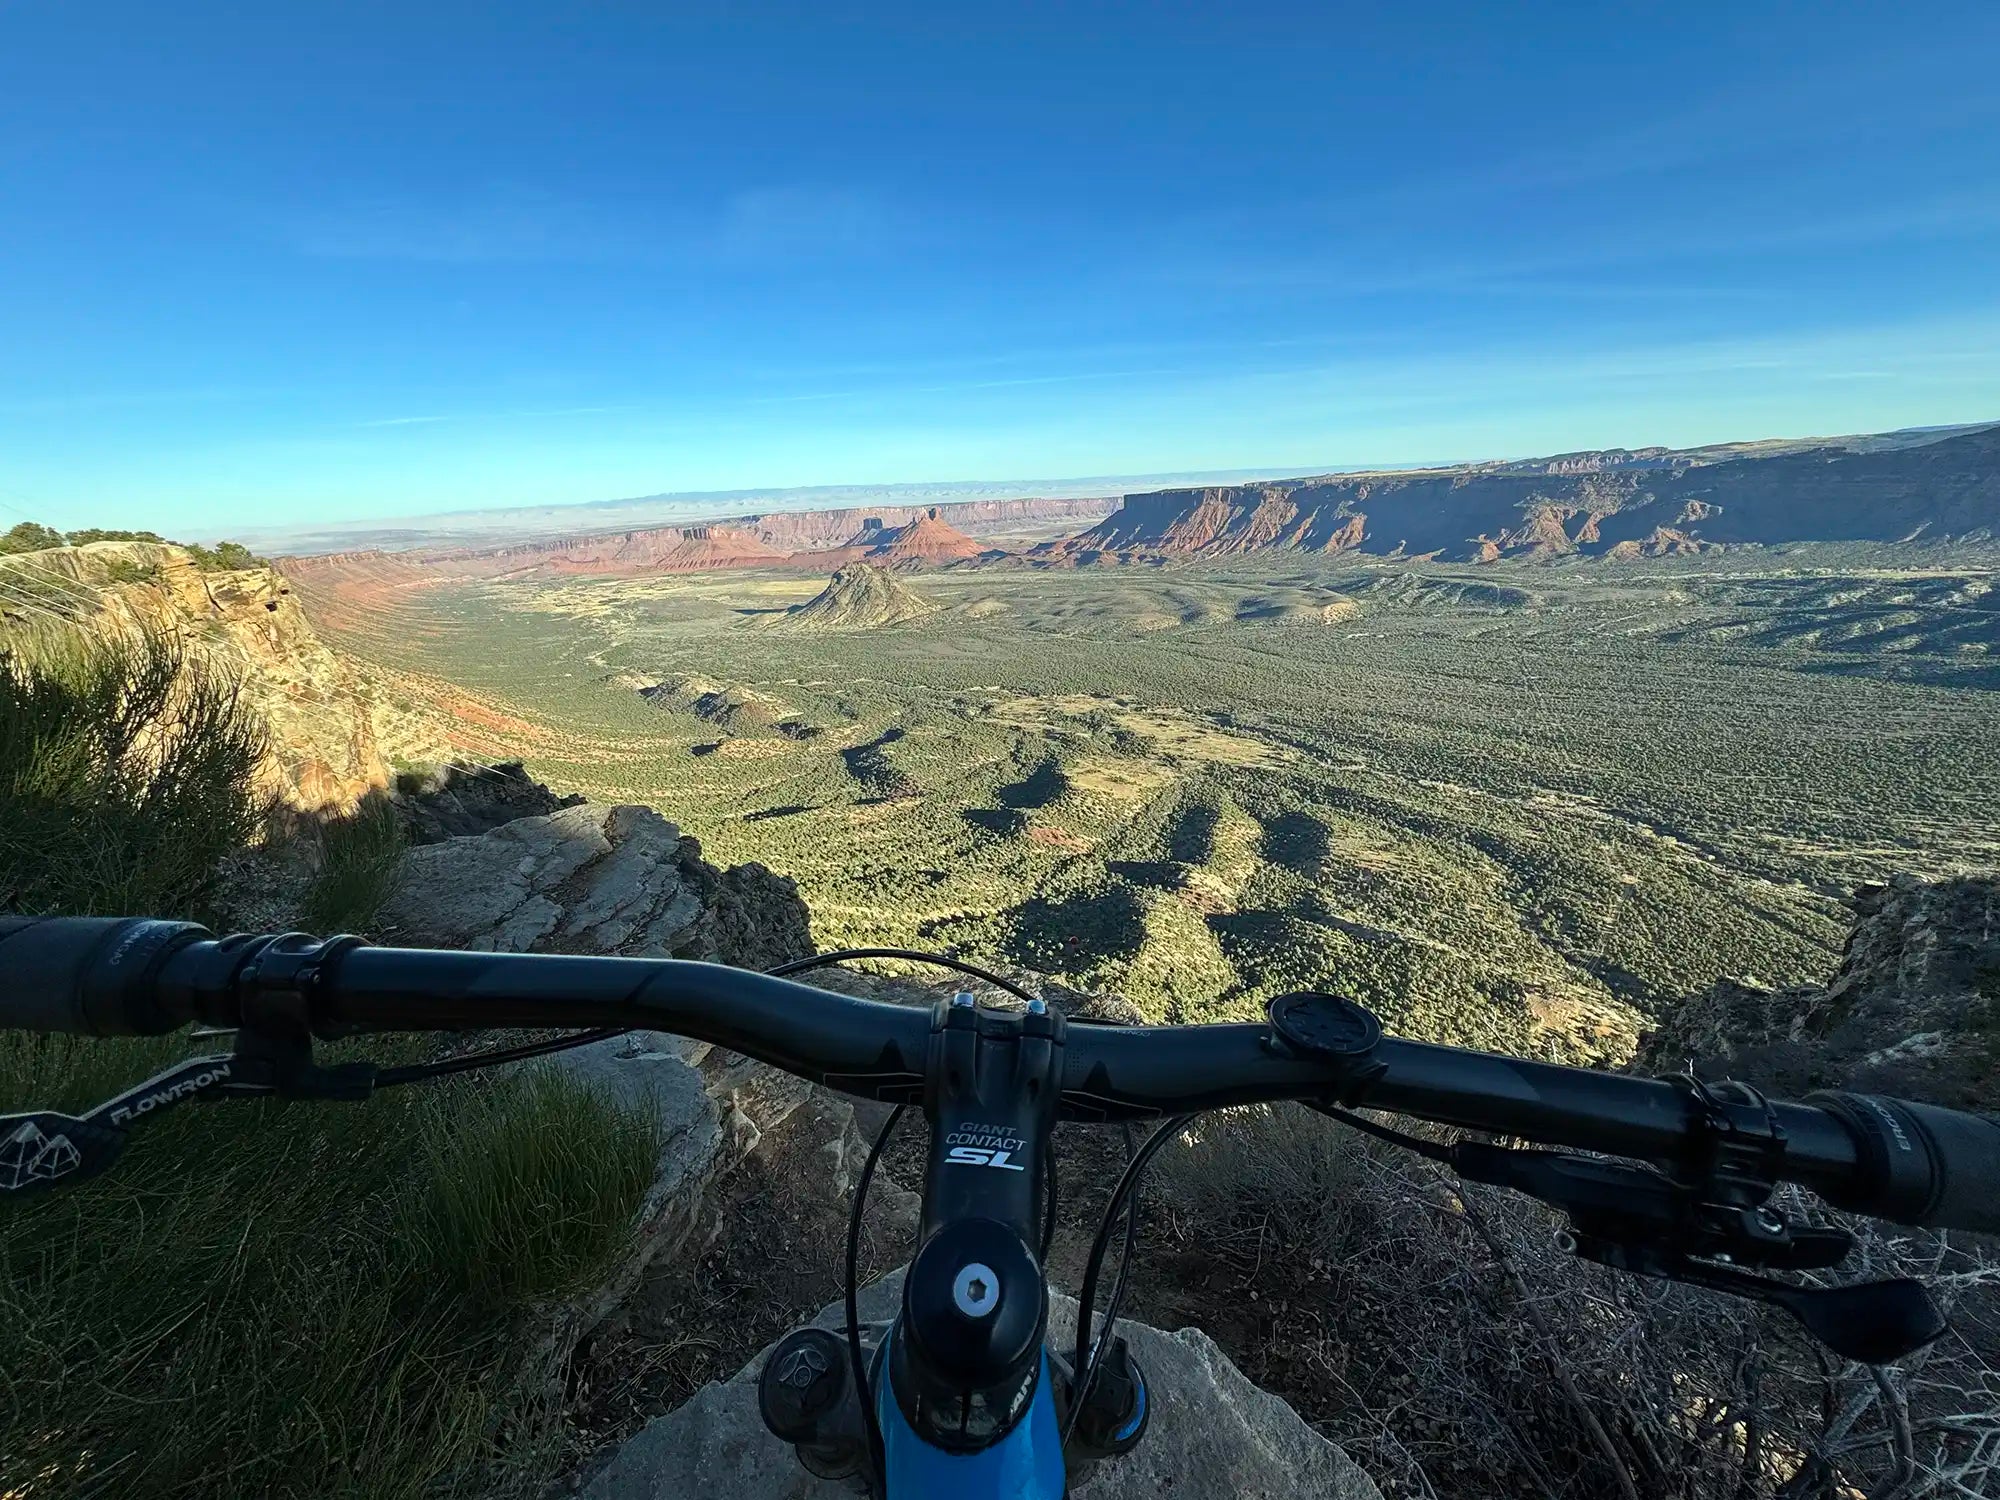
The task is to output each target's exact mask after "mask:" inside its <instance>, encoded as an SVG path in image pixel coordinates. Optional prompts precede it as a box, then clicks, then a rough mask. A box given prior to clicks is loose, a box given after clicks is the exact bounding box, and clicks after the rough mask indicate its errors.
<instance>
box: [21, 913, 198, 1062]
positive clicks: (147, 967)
mask: <svg viewBox="0 0 2000 1500" xmlns="http://www.w3.org/2000/svg"><path fill="white" fill-rule="evenodd" d="M207 936H208V930H207V929H206V928H204V927H199V926H197V925H195V924H194V923H192V922H162V921H155V920H153V919H151V918H147V917H8V918H5V919H0V1027H5V1028H8V1029H10V1030H15V1031H56V1032H70V1033H73V1034H76V1035H80V1036H156V1035H158V1034H160V1033H162V1032H166V1031H171V1030H173V1029H174V1027H175V1026H176V1025H178V1024H179V1022H178V1021H177V1020H175V1019H174V1018H172V1017H170V1016H169V1015H168V1014H167V1013H166V1012H165V1011H164V1010H162V1008H161V1006H160V1004H159V1001H158V996H157V995H156V994H155V993H154V985H153V980H154V979H155V978H156V977H157V975H158V973H159V969H160V965H161V963H162V962H163V961H164V960H165V959H166V957H167V955H168V954H170V953H172V952H173V951H174V950H175V949H177V948H180V947H182V946H184V945H185V944H187V943H191V942H194V941H195V940H197V939H199V938H204V937H207Z"/></svg>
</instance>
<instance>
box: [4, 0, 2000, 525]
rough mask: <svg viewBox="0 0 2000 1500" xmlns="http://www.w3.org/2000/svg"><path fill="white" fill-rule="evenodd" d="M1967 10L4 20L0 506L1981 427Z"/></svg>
mask: <svg viewBox="0 0 2000 1500" xmlns="http://www.w3.org/2000/svg"><path fill="white" fill-rule="evenodd" d="M1996 75H2000V5H1995V4H1993V3H1992V0H1971V3H1967V4H1961V5H1945V4H1939V5H1931V4H1924V3H1913V4H1910V5H1904V6H1896V7H1887V6H1883V5H1881V4H1879V3H1870V4H1865V5H1858V4H1847V3H1842V0H1813V3H1801V4H1783V5H1779V4H1760V3H1757V0H1731V3H1726V4H1708V3H1702V0H1679V3H1674V4H1659V5H1649V4H1628V5H1618V6H1606V5H1596V4H1582V3H1574V4H1572V3H1542V4H1539V5H1534V6H1521V7H1514V6H1495V5H1491V4H1456V3H1451V0H1434V3H1432V4H1429V5H1422V6H1411V5H1395V6H1392V5H1387V4H1383V5H1373V6H1347V5H1339V4H1334V3H1330V0H1314V3H1309V4H1301V5H1297V6H1279V5H1260V4H1256V3H1245V0H1236V3H1226V4H1214V5H1196V4H1175V3H1170V0H1151V3H1135V4H1129V5H1109V4H1092V3H1087V0H1074V3H1064V4H1047V5H1044V4H1038V3H1034V0H1017V3H1011V4H1009V5H1005V6H997V5H996V6H959V5H950V4H938V3H936V0H928V3H924V4H912V5H889V4H884V5H874V6H865V7H847V6H841V5H838V4H833V3H829V0H818V3H813V4H804V5H798V6H778V5H762V4H756V3H735V4H729V5H716V6H709V5H704V4H700V3H690V0H677V3H674V4H660V3H658V0H648V3H633V4H625V3H588V0H564V3H560V4H557V3H551V4H545V5H526V4H518V3H507V0H484V3H480V4H476V5H459V4H455V3H451V0H426V3H424V4H421V5H410V4H408V3H397V4H383V5H377V4H372V3H368V0H339V3H321V0H285V3H283V4H278V5H263V6H245V5H240V4H232V5H218V4H211V3H208V0H183V3H176V4H173V5H162V4H159V3H158V0H145V3H131V4H128V3H92V0H73V3H63V0H0V520H6V519H10V518H19V517H21V516H24V515H32V516H33V517H35V518H36V519H40V520H43V521H46V522H48V523H50V524H54V525H58V526H62V527H70V528H73V527H78V526H84V525H102V526H138V527H148V528H151V529H155V530H159V531H161V532H163V533H165V534H167V535H175V536H186V537H190V538H193V539H203V538H210V537H214V536H219V535H224V534H226V533H227V532H228V530H229V529H230V528H231V527H232V526H241V527H249V526H270V525H274V524H280V523H295V522H301V521H305V520H316V521H328V520H348V519H361V518H370V517H388V516H397V515H407V514H411V513H416V512H436V511H440V510H451V509H458V508H485V507H494V506H504V505H516V504H519V505H529V504H555V503H567V502H572V501H589V500H602V499H606V498H610V497H614V496H620V495H637V494H649V493H656V492H661V491H671V490H694V489H737V488H752V487H758V486H780V485H806V484H869V483H895V482H913V481H922V480H955V479H1006V478H1017V477H1018V478H1031V477H1032V478H1045V477H1054V476H1065V475H1086V474H1088V475H1103V474H1125V473H1134V474H1139V473H1146V474H1156V473H1163V472H1173V471H1190V470H1208V469H1250V468H1261V469H1264V470H1267V471H1269V472H1273V473H1276V472H1283V471H1291V472H1311V471H1313V470H1315V469H1328V468H1334V467H1346V466H1355V465H1363V464H1374V463H1417V462H1429V461H1440V460H1448V459H1458V458H1476V457H1491V456H1521V455H1526V454H1533V453H1546V452H1555V451H1562V450H1566V449H1574V448H1583V447H1592V446H1607V445H1614V444H1625V445H1637V444H1642V443H1670V444H1675V445H1685V444H1694V443H1700V442H1707V441H1720V440H1726V439H1735V438H1749V437H1761V436H1779V435H1785V436H1796V435H1804V434H1812V433H1840V432H1854V431H1870V430H1882V429H1888V428H1894V427H1901V426H1916V425H1928V424H1933V423H1951V422H1966V421H1977V420H1982V419H1987V418H2000V88H1996V87H1995V85H1994V82H1993V80H1994V78H1995V77H1996Z"/></svg>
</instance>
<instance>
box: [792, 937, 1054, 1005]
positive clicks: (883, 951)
mask: <svg viewBox="0 0 2000 1500" xmlns="http://www.w3.org/2000/svg"><path fill="white" fill-rule="evenodd" d="M853 958H899V959H903V960H905V961H907V962H910V963H920V964H936V965H937V966H938V967H939V968H940V969H956V970H957V971H958V972H959V973H961V974H970V975H971V976H972V977H973V978H974V979H983V980H985V981H986V982H987V983H988V984H990V985H993V986H994V987H996V988H998V989H1003V990H1005V991H1006V992H1007V993H1008V994H1010V995H1012V996H1014V997H1015V998H1016V999H1017V1000H1024V1001H1027V1002H1029V1003H1030V1004H1032V1003H1033V1002H1034V1000H1035V998H1036V997H1035V996H1033V995H1031V994H1029V993H1028V992H1027V991H1026V990H1024V989H1022V988H1021V986H1019V985H1018V984H1016V983H1014V981H1013V980H1011V979H1003V978H1001V976H1000V975H998V974H995V973H994V972H992V971H991V970H990V969H982V968H980V967H979V966H978V965H977V964H969V963H967V962H965V960H963V959H959V958H947V957H945V956H944V955H943V954H941V953H922V952H919V951H918V950H917V949H915V948H840V949H837V950H835V951H834V952H832V953H815V954H813V955H811V956H810V957H808V958H795V959H793V960H792V961H791V962H790V963H783V964H779V965H778V966H777V967H776V968H775V969H766V970H765V971H764V972H765V973H766V974H769V975H771V976H772V977H773V978H774V979H777V978H783V977H784V976H785V975H787V974H803V973H804V972H805V971H806V970H808V969H823V968H825V967H826V966H827V965H828V964H838V963H845V962H847V961H848V960H849V959H853Z"/></svg>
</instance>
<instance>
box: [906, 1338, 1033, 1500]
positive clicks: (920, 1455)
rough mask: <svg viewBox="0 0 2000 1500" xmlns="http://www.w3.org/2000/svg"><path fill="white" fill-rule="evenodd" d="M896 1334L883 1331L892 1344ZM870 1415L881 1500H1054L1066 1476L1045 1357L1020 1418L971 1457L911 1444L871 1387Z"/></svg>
mask: <svg viewBox="0 0 2000 1500" xmlns="http://www.w3.org/2000/svg"><path fill="white" fill-rule="evenodd" d="M900 1334H901V1329H900V1328H894V1329H891V1330H890V1333H889V1338H890V1339H891V1340H894V1339H896V1338H897V1337H899V1336H900ZM875 1415H876V1419H877V1420H878V1421H879V1422H880V1423H881V1424H882V1468H883V1481H884V1492H885V1493H886V1494H887V1496H888V1500H935V1497H937V1496H947V1497H950V1500H1062V1496H1063V1494H1064V1492H1065V1491H1064V1486H1065V1485H1066V1484H1067V1482H1068V1480H1067V1476H1066V1473H1065V1470H1064V1466H1063V1451H1062V1433H1061V1432H1060V1431H1059V1430H1058V1429H1057V1426H1056V1398H1055V1382H1054V1378H1053V1375H1052V1373H1051V1371H1050V1369H1049V1356H1048V1351H1047V1350H1044V1351H1043V1352H1042V1365H1041V1375H1040V1379H1039V1380H1037V1382H1036V1384H1035V1395H1034V1399H1033V1401H1032V1402H1031V1403H1030V1404H1029V1407H1028V1410H1027V1412H1026V1414H1025V1415H1023V1416H1022V1418H1021V1420H1020V1421H1019V1422H1018V1423H1016V1424H1015V1427H1014V1430H1013V1431H1012V1432H1010V1433H1008V1434H1007V1436H1005V1437H1004V1438H1002V1439H1001V1440H1000V1441H999V1442H997V1443H995V1444H994V1445H993V1446H992V1447H990V1448H982V1449H980V1451H979V1452H977V1453H963V1454H960V1453H947V1452H946V1451H945V1450H944V1449H942V1448H937V1447H933V1446H932V1445H931V1444H929V1443H927V1442H925V1441H924V1440H923V1438H922V1437H920V1436H918V1434H917V1432H916V1430H915V1429H914V1428H913V1427H911V1426H910V1424H909V1421H908V1419H906V1418H905V1417H904V1416H903V1413H902V1409H901V1408H900V1407H899V1406H898V1405H897V1404H896V1398H895V1396H894V1395H893V1394H891V1392H890V1390H889V1384H888V1381H886V1380H883V1381H880V1382H879V1383H878V1384H877V1387H876V1393H875Z"/></svg>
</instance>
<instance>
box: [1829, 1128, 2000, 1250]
mask: <svg viewBox="0 0 2000 1500" xmlns="http://www.w3.org/2000/svg"><path fill="white" fill-rule="evenodd" d="M1806 1102H1807V1103H1809V1104H1816V1105H1818V1106H1819V1107H1820V1108H1821V1109H1824V1110H1826V1111H1827V1112H1828V1113H1829V1114H1831V1115H1833V1116H1834V1117H1835V1118H1836V1119H1838V1120H1840V1122H1841V1123H1842V1124H1844V1125H1846V1126H1847V1128H1848V1130H1849V1132H1850V1133H1851V1134H1852V1135H1853V1136H1854V1139H1855V1143H1856V1145H1857V1146H1858V1147H1859V1148H1860V1157H1861V1168H1862V1171H1861V1177H1860V1180H1859V1181H1858V1182H1857V1184H1856V1186H1855V1188H1854V1189H1853V1190H1852V1191H1851V1192H1843V1193H1842V1194H1840V1195H1839V1196H1838V1197H1836V1196H1834V1195H1833V1194H1832V1193H1830V1192H1829V1193H1825V1194H1824V1196H1826V1197H1827V1198H1828V1199H1829V1201H1831V1202H1833V1203H1834V1204H1836V1205H1837V1206H1838V1207H1841V1208H1847V1209H1852V1210H1853V1211H1854V1212H1856V1213H1863V1214H1872V1215H1874V1216H1876V1217H1878V1218H1884V1219H1893V1220H1894V1221H1895V1222H1897V1223H1899V1224H1922V1225H1927V1226H1929V1227H1931V1228H1935V1229H1971V1230H1976V1231H1978V1232H1980V1233H1984V1234H2000V1117H1997V1116H1994V1115H1975V1114H1968V1113H1966V1112H1965V1111H1963V1110H1956V1109H1945V1108H1944V1107H1942V1106H1941V1105H1936V1104H1913V1103H1911V1102H1910V1101H1909V1100H1907V1099H1891V1098H1887V1097H1886V1096H1882V1095H1877V1094H1841V1093H1829V1094H1812V1095H1808V1096H1807V1099H1806Z"/></svg>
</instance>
